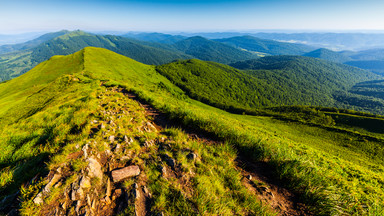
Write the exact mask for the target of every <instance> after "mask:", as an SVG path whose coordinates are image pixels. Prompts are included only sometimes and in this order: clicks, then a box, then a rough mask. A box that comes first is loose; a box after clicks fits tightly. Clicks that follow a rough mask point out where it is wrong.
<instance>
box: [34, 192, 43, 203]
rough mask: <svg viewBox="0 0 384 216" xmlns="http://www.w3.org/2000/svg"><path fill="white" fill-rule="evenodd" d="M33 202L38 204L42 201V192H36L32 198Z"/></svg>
mask: <svg viewBox="0 0 384 216" xmlns="http://www.w3.org/2000/svg"><path fill="white" fill-rule="evenodd" d="M33 202H34V203H35V204H37V205H40V204H42V203H43V193H41V192H40V193H38V194H37V195H36V197H35V198H34V199H33Z"/></svg>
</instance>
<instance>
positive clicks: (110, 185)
mask: <svg viewBox="0 0 384 216" xmlns="http://www.w3.org/2000/svg"><path fill="white" fill-rule="evenodd" d="M111 193H112V184H111V180H110V179H109V178H108V181H107V192H106V195H107V197H110V196H111Z"/></svg>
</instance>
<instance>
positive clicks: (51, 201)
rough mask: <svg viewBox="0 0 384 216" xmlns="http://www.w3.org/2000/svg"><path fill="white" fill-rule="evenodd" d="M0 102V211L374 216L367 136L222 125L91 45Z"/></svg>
mask: <svg viewBox="0 0 384 216" xmlns="http://www.w3.org/2000/svg"><path fill="white" fill-rule="evenodd" d="M193 61H195V60H193ZM193 61H192V63H193ZM198 62H199V61H198ZM207 64H208V65H207V66H209V67H211V68H217V67H220V66H221V67H223V68H224V69H225V70H227V71H231V70H234V69H231V68H230V67H228V66H224V65H220V64H216V65H215V63H207ZM209 64H212V65H209ZM19 83H22V84H23V85H21V84H19ZM220 90H221V89H217V91H220ZM0 93H1V94H0V95H1V96H0V104H2V106H0V119H1V121H0V151H1V152H2V154H1V155H0V200H1V201H0V212H1V213H4V214H7V213H9V214H18V213H21V214H24V215H51V214H69V215H77V214H94V215H116V214H123V215H130V214H136V215H145V214H155V215H156V214H164V215H181V214H188V215H194V214H201V215H233V214H236V215H274V214H275V213H276V214H277V213H278V214H282V215H284V214H285V215H311V214H313V215H335V214H347V215H353V214H358V215H362V214H372V215H382V214H383V205H382V203H383V201H384V185H383V182H384V179H383V176H384V175H383V170H384V168H383V165H384V161H383V158H384V157H383V156H384V149H383V148H382V143H383V140H382V138H380V136H379V134H376V133H375V132H372V133H371V134H369V133H365V132H364V133H363V132H361V133H360V132H357V131H353V130H346V129H343V128H337V127H333V126H331V125H328V126H326V125H316V124H307V123H305V122H301V123H300V122H297V121H292V120H289V121H285V120H284V119H283V120H278V119H276V118H273V117H270V116H265V115H264V116H249V115H235V114H230V113H227V112H225V111H223V110H219V109H217V108H213V107H210V106H208V105H206V104H203V103H201V102H199V101H195V100H192V99H190V98H188V97H187V95H186V94H185V92H184V91H182V90H181V89H179V88H178V87H176V86H175V85H173V84H172V83H171V82H170V81H169V80H168V79H166V78H165V77H164V76H162V75H161V74H159V73H158V72H157V71H156V67H155V66H149V65H145V64H142V63H139V62H136V61H134V60H132V59H129V58H127V57H124V56H121V55H118V54H116V53H113V52H111V51H108V50H105V49H100V48H85V49H84V50H81V51H80V52H77V53H75V54H72V55H69V56H55V57H53V58H51V59H50V60H48V61H46V62H44V63H42V64H39V65H38V66H37V67H36V68H34V69H33V70H32V71H30V72H28V73H26V74H24V75H22V76H20V77H18V78H16V79H14V80H11V81H8V82H5V83H1V84H0ZM308 109H309V110H308V111H309V113H310V114H311V115H312V114H314V113H315V114H316V115H319V116H320V115H325V114H327V113H331V114H332V115H338V112H339V111H341V114H342V115H345V118H344V119H343V120H345V121H340V124H349V125H352V124H351V122H348V119H354V118H355V117H356V116H358V117H359V118H365V119H366V120H369V118H375V119H374V121H375V122H378V124H380V122H381V121H383V119H382V117H379V116H376V117H368V116H364V115H360V114H359V113H352V112H351V113H347V112H344V111H342V110H335V111H334V112H333V111H332V110H330V109H328V110H327V111H326V112H325V111H321V110H320V109H314V108H308ZM292 110H293V109H291V111H290V112H292ZM297 110H299V109H297ZM281 112H283V111H281ZM295 113H297V114H300V113H299V111H298V112H295ZM329 115H330V114H329ZM173 126H176V128H178V129H176V128H174V127H173ZM180 128H182V129H183V130H181V129H180ZM288 189H289V190H288ZM290 197H291V198H290ZM260 200H261V202H260ZM282 200H284V201H283V202H282ZM301 202H302V203H301Z"/></svg>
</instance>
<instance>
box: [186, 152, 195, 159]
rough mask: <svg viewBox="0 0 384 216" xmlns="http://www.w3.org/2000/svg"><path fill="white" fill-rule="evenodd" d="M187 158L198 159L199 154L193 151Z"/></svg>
mask: <svg viewBox="0 0 384 216" xmlns="http://www.w3.org/2000/svg"><path fill="white" fill-rule="evenodd" d="M187 158H188V159H190V160H196V158H197V154H195V153H193V152H191V153H189V154H188V155H187Z"/></svg>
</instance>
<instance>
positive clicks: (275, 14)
mask: <svg viewBox="0 0 384 216" xmlns="http://www.w3.org/2000/svg"><path fill="white" fill-rule="evenodd" d="M61 29H68V30H74V29H82V30H86V31H98V30H118V31H163V32H166V31H225V30H251V29H296V30H304V31H305V30H355V29H359V30H373V29H376V30H384V0H224V1H218V0H194V1H192V0H184V1H183V0H179V1H177V0H164V1H161V0H127V1H124V0H108V1H107V0H63V1H58V0H0V34H4V33H20V32H28V31H54V30H61Z"/></svg>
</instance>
